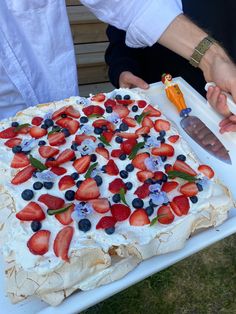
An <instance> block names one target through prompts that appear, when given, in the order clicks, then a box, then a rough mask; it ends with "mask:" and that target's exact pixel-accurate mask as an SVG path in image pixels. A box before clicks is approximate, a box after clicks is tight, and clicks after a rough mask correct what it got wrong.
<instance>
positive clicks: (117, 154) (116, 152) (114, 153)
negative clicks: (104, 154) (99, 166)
mask: <svg viewBox="0 0 236 314" xmlns="http://www.w3.org/2000/svg"><path fill="white" fill-rule="evenodd" d="M123 153H124V152H123V150H121V149H113V150H112V151H111V156H112V157H115V158H119V157H120V155H121V154H123Z"/></svg>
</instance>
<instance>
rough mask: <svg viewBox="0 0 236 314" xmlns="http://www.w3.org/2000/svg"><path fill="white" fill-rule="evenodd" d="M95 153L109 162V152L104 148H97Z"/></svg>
mask: <svg viewBox="0 0 236 314" xmlns="http://www.w3.org/2000/svg"><path fill="white" fill-rule="evenodd" d="M96 153H98V154H99V155H101V156H102V157H104V158H105V159H107V160H109V151H108V150H107V149H106V148H105V147H97V148H96Z"/></svg>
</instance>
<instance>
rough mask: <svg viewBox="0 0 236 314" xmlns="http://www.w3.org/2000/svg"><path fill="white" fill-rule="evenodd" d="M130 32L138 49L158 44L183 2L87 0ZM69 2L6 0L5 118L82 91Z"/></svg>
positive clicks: (0, 16) (2, 44)
mask: <svg viewBox="0 0 236 314" xmlns="http://www.w3.org/2000/svg"><path fill="white" fill-rule="evenodd" d="M81 2H83V3H84V4H85V5H86V6H88V7H89V8H90V9H91V10H92V11H93V12H94V13H95V14H96V15H97V16H98V18H100V19H101V20H103V21H105V22H107V23H109V24H113V25H114V26H116V27H118V28H120V29H124V30H126V31H127V36H126V41H127V44H128V45H130V46H132V47H143V46H151V45H153V44H154V43H155V42H156V41H157V40H158V38H159V37H160V36H161V34H162V33H163V32H164V30H165V29H166V27H167V26H168V25H169V24H170V23H171V22H172V20H173V19H174V18H175V17H176V16H177V15H179V14H181V13H182V4H181V0H145V1H144V0H128V1H127V0H83V1H81ZM77 84H78V80H77V69H76V62H75V55H74V48H73V42H72V37H71V32H70V26H69V22H68V17H67V13H66V5H65V0H1V10H0V119H2V118H5V117H8V116H13V115H14V114H15V113H16V112H17V111H19V110H22V109H24V108H26V107H28V106H33V105H36V104H38V103H45V102H49V101H53V100H60V99H63V98H67V97H69V96H72V95H78V87H77Z"/></svg>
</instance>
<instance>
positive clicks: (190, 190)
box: [179, 182, 199, 196]
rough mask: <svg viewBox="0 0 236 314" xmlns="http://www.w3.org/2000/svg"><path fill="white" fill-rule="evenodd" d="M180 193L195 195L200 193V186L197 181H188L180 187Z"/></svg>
mask: <svg viewBox="0 0 236 314" xmlns="http://www.w3.org/2000/svg"><path fill="white" fill-rule="evenodd" d="M179 191H180V193H182V194H184V195H185V196H195V195H197V194H198V192H199V191H198V188H197V185H196V183H193V182H187V183H185V184H184V185H182V186H181V187H180V190H179Z"/></svg>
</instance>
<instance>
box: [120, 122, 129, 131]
mask: <svg viewBox="0 0 236 314" xmlns="http://www.w3.org/2000/svg"><path fill="white" fill-rule="evenodd" d="M128 129H129V126H128V125H127V124H126V123H124V122H122V123H121V125H120V130H121V131H127V130H128Z"/></svg>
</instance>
